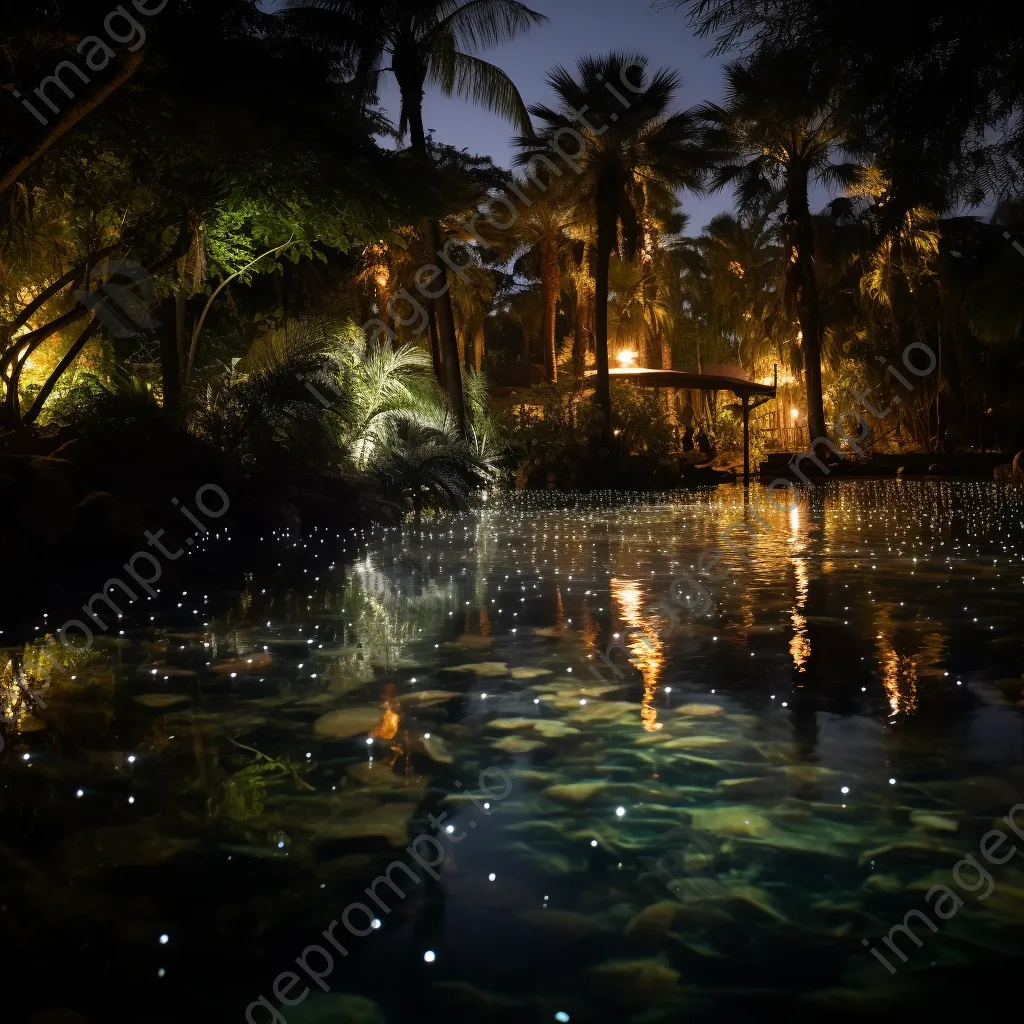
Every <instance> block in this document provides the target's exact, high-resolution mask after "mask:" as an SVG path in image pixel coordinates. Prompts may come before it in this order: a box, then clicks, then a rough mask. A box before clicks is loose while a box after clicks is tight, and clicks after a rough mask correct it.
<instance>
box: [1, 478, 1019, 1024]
mask: <svg viewBox="0 0 1024 1024" xmlns="http://www.w3.org/2000/svg"><path fill="white" fill-rule="evenodd" d="M773 497H774V501H775V503H776V505H779V506H783V507H775V506H774V505H773V504H771V503H770V502H769V495H768V494H767V493H766V492H765V490H764V489H763V488H760V487H756V488H753V489H752V491H751V496H750V499H751V504H749V505H746V506H745V505H744V497H743V491H742V489H741V488H720V489H718V490H716V491H707V492H697V493H692V494H679V495H672V496H661V497H640V496H629V495H621V494H620V495H612V494H605V495H592V496H575V495H561V494H554V493H549V494H533V495H522V496H515V497H505V498H495V497H492V498H491V499H490V501H488V502H486V503H485V504H483V506H482V507H481V508H480V509H479V510H478V511H476V512H474V513H473V514H470V515H466V516H462V517H457V518H453V519H450V520H444V521H442V522H438V523H432V524H424V525H423V526H422V528H421V529H418V530H417V529H413V528H412V527H410V528H407V529H405V530H394V529H391V530H383V529H382V530H380V531H378V532H376V533H375V534H372V535H370V534H367V535H360V534H358V533H350V534H345V535H344V536H338V535H335V534H327V533H324V532H314V533H312V534H311V535H309V536H307V537H305V538H301V539H298V538H295V537H284V536H273V537H271V536H268V537H266V538H265V545H264V550H263V555H264V557H263V558H261V559H260V561H259V565H260V568H258V569H256V568H254V569H253V570H252V571H250V572H247V573H245V574H240V575H239V577H238V579H237V580H231V579H229V580H226V581H222V582H221V583H220V584H219V587H220V589H219V590H218V591H217V592H216V593H214V592H212V590H211V589H209V588H208V587H207V585H206V584H203V585H202V587H201V589H200V590H195V589H190V588H188V587H187V586H183V587H181V588H180V589H176V590H175V592H174V593H171V592H170V591H167V590H165V591H164V592H162V593H160V594H159V595H158V597H157V598H156V599H155V600H153V601H150V602H140V604H138V605H136V606H133V608H131V609H126V610H125V614H124V617H123V619H122V620H120V621H119V622H118V624H117V626H118V628H117V629H116V630H114V629H111V630H109V631H108V632H107V633H105V634H103V635H101V636H97V639H96V642H95V645H94V647H93V649H92V651H90V652H89V653H88V654H82V655H77V656H74V657H69V658H67V659H66V661H67V664H66V665H65V667H64V669H63V671H60V672H56V673H55V674H52V675H51V677H50V680H49V686H48V688H47V689H45V691H42V692H39V689H40V686H39V680H38V672H36V671H35V670H36V669H37V668H38V664H37V663H38V655H39V651H40V649H41V646H42V645H41V642H40V641H38V640H36V641H35V642H33V643H30V644H27V645H25V646H24V647H9V648H7V649H6V651H5V653H4V654H3V655H2V656H0V668H2V674H0V686H2V687H3V688H4V692H3V693H2V694H0V697H2V698H3V702H4V704H5V712H6V714H7V715H8V717H10V718H11V719H12V722H11V723H10V724H9V725H8V726H7V729H6V733H5V740H6V745H5V749H4V751H3V754H2V755H0V757H2V759H3V768H2V778H3V788H2V790H0V800H2V803H0V868H2V881H0V886H2V895H0V904H2V905H0V936H2V938H3V942H4V946H5V954H4V963H5V967H6V968H7V970H6V975H7V979H8V984H7V985H6V986H5V989H6V993H5V997H4V1001H5V1004H6V1007H5V1011H4V1019H5V1020H35V1021H37V1022H42V1021H53V1022H57V1021H66V1022H72V1021H84V1020H92V1021H96V1022H99V1021H103V1022H114V1021H133V1022H135V1021H171V1020H174V1021H183V1020H197V1021H198V1020H202V1021H206V1020H216V1021H227V1020H235V1021H243V1020H245V1019H246V1018H247V1016H248V1019H249V1020H250V1021H251V1022H253V1024H259V1022H267V1021H286V1022H288V1024H295V1022H297V1024H310V1022H328V1021H339V1022H341V1021H344V1022H358V1024H381V1022H385V1021H386V1022H389V1024H398V1022H400V1021H435V1020H436V1021H446V1022H447V1021H460V1022H461V1021H465V1022H482V1024H489V1022H496V1024H497V1022H512V1021H516V1022H529V1024H532V1022H538V1024H539V1022H548V1021H559V1022H565V1021H567V1020H569V1021H574V1022H579V1024H586V1022H593V1021H612V1020H614V1021H619V1020H628V1021H636V1022H650V1024H654V1022H659V1021H669V1020H672V1021H676V1020H687V1021H711V1020H714V1021H717V1022H721V1021H748V1020H751V1019H755V1018H756V1017H760V1016H762V1015H764V1014H765V1013H768V1014H773V1015H778V1016H780V1017H784V1018H785V1019H790V1020H808V1021H810V1020H817V1019H820V1018H821V1017H822V1016H823V1015H827V1016H829V1017H831V1018H835V1019H840V1020H861V1019H890V1018H891V1019H893V1020H895V1019H897V1016H899V1017H900V1019H902V1018H903V1017H904V1016H905V1014H906V1013H907V1012H908V1011H917V1012H924V1013H927V1014H929V1016H930V1018H931V1019H934V1020H960V1019H962V1018H963V1016H964V1015H965V1014H967V1013H969V1012H976V1008H977V1007H978V1005H979V1003H981V1004H982V1005H984V1004H985V1003H987V1001H988V1000H990V999H991V998H993V997H994V995H995V993H996V992H998V991H1001V990H1002V989H1003V988H1004V987H1005V984H1006V978H1007V972H1008V971H1009V970H1012V969H1014V968H1015V965H1016V964H1017V963H1018V962H1019V961H1018V958H1019V957H1020V956H1021V955H1022V954H1024V868H1022V865H1021V861H1020V858H1019V857H1018V856H1017V855H1016V853H1017V851H1021V850H1024V806H1021V807H1020V808H1019V810H1017V811H1016V813H1015V814H1014V808H1015V807H1016V806H1017V805H1018V804H1021V803H1024V753H1022V729H1021V722H1022V716H1021V709H1022V708H1024V679H1022V672H1024V623H1022V617H1021V609H1022V593H1024V568H1022V560H1021V554H1022V552H1021V539H1022V536H1024V505H1022V502H1021V500H1020V498H1018V497H1017V496H1016V495H1015V494H1014V493H1013V492H1009V491H1007V490H1005V489H997V488H996V487H995V485H985V484H977V483H957V482H944V483H935V482H910V481H907V482H904V481H887V482H876V481H863V482H845V483H841V484H829V485H827V486H822V487H818V488H816V489H814V490H812V491H810V492H808V491H807V490H803V491H800V492H799V493H798V494H797V497H796V500H795V503H794V505H793V507H792V508H791V509H788V508H785V507H784V506H785V505H786V503H787V502H788V501H789V498H788V496H787V494H786V492H775V494H774V496H773ZM226 542H227V538H226V537H225V538H220V539H219V540H214V541H213V543H212V544H210V545H207V546H206V547H205V548H204V549H203V550H202V551H198V552H197V553H196V554H195V555H194V558H193V564H195V565H196V566H197V567H198V566H199V565H201V564H202V563H203V560H209V561H210V562H211V563H212V562H215V560H216V559H217V557H218V555H217V550H216V549H217V544H218V543H226ZM268 556H269V557H268ZM254 564H255V563H254ZM701 568H705V569H708V570H709V574H707V575H702V574H701V573H700V569H701ZM45 632H46V628H45V627H40V630H39V631H38V633H37V636H42V634H43V633H45ZM115 634H116V635H115ZM19 679H20V680H21V681H22V683H23V685H22V686H21V687H20V688H19V686H18V680H19ZM34 690H35V691H36V692H35V693H33V691H34ZM44 705H45V706H44ZM1000 837H1002V838H1000ZM891 929H895V930H891ZM76 1014H78V1015H80V1016H76Z"/></svg>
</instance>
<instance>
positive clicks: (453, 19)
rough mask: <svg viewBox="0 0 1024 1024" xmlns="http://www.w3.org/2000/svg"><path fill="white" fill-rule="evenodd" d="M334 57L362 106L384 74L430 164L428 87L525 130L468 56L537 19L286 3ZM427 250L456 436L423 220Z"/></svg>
mask: <svg viewBox="0 0 1024 1024" xmlns="http://www.w3.org/2000/svg"><path fill="white" fill-rule="evenodd" d="M286 13H290V14H292V15H299V16H300V17H299V18H298V19H297V20H299V21H300V22H301V23H304V24H305V26H306V27H307V28H309V29H311V30H312V31H314V32H316V33H317V34H318V35H319V36H320V37H321V38H323V39H324V40H326V41H327V42H328V43H329V44H330V45H331V46H333V47H334V48H336V49H337V50H338V51H339V52H341V53H344V54H345V55H346V56H348V57H350V58H354V59H355V62H356V66H357V71H356V78H355V85H356V87H357V88H358V90H359V91H360V92H361V94H362V98H363V101H364V102H373V101H375V100H376V97H377V87H378V83H379V81H380V79H381V77H382V76H383V75H384V74H385V73H386V72H390V73H391V74H393V75H394V77H395V80H396V82H397V83H398V88H399V91H400V92H401V96H402V109H401V115H400V118H399V124H398V130H399V134H400V135H401V136H403V137H404V136H405V134H406V133H408V134H409V137H410V140H411V144H412V150H413V152H414V153H415V154H416V155H417V156H419V157H420V158H421V159H424V160H427V159H430V145H429V143H428V141H427V133H426V129H425V128H424V125H423V96H424V90H425V88H426V86H427V85H428V84H430V85H434V86H437V87H438V88H440V90H441V92H442V93H443V94H444V95H445V96H459V97H462V98H463V99H469V100H472V101H473V102H474V103H478V104H480V105H481V106H483V107H485V108H486V109H488V110H491V111H493V112H494V113H496V114H498V115H500V116H502V117H504V118H506V119H507V120H509V121H510V122H511V123H512V124H514V125H516V126H517V127H518V128H520V129H522V130H529V124H530V122H529V116H528V115H527V112H526V107H525V105H524V103H523V100H522V97H521V96H520V95H519V91H518V90H517V89H516V87H515V85H514V83H513V82H512V80H511V79H510V78H509V77H508V76H507V75H506V74H505V72H504V71H502V70H501V69H500V68H498V67H496V66H495V65H493V64H490V63H488V62H487V61H485V60H482V59H481V58H480V57H478V56H476V54H475V53H474V52H473V51H476V50H480V49H484V48H486V47H489V46H499V45H501V44H502V43H504V42H507V41H508V40H510V39H512V38H514V37H515V36H517V35H520V34H522V33H523V32H526V31H528V30H529V29H530V28H531V27H532V26H534V25H538V24H540V23H541V22H543V21H545V20H546V19H545V18H544V16H543V15H541V14H538V13H537V12H536V11H533V10H531V9H530V8H529V7H527V6H526V5H525V4H522V3H519V2H518V0H380V2H378V3H366V2H365V0H289V3H288V8H287V12H286ZM425 234H426V242H427V247H428V250H429V252H430V254H431V256H432V257H433V262H434V264H435V265H436V266H438V267H440V270H441V272H440V276H438V277H437V278H435V279H434V280H435V281H436V284H435V290H436V291H439V292H442V293H443V294H441V295H440V297H439V298H437V299H434V300H433V313H434V321H435V324H436V328H437V332H438V336H439V340H440V347H441V352H442V357H443V360H444V378H445V379H444V381H443V382H442V383H443V385H444V387H445V390H446V391H447V393H448V398H449V401H450V402H451V404H452V409H453V411H454V413H455V417H456V420H457V422H458V424H459V428H460V430H464V429H465V406H464V401H463V396H462V374H461V369H460V365H459V346H458V339H457V336H456V332H455V316H454V313H453V311H452V301H451V296H450V294H449V293H448V290H447V288H446V287H445V285H446V284H447V274H446V271H445V269H444V267H445V265H444V263H443V262H442V261H441V260H440V259H438V258H437V253H438V252H439V251H440V249H441V245H442V236H441V228H440V225H439V223H438V222H437V220H436V219H434V218H430V219H428V221H427V224H426V226H425Z"/></svg>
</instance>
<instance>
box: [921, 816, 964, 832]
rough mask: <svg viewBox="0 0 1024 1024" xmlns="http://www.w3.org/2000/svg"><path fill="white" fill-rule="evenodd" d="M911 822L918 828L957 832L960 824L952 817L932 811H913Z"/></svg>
mask: <svg viewBox="0 0 1024 1024" xmlns="http://www.w3.org/2000/svg"><path fill="white" fill-rule="evenodd" d="M910 823H911V824H912V825H916V826H917V827H918V828H923V829H931V830H932V831H935V832H955V831H956V830H957V829H958V828H959V827H960V826H959V824H958V823H957V822H956V821H954V820H953V819H952V818H947V817H945V816H944V815H941V814H935V813H934V812H932V811H911V812H910Z"/></svg>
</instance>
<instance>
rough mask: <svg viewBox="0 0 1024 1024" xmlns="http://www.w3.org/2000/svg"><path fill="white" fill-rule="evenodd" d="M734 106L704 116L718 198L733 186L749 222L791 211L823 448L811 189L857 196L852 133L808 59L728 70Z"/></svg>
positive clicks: (822, 70)
mask: <svg viewBox="0 0 1024 1024" xmlns="http://www.w3.org/2000/svg"><path fill="white" fill-rule="evenodd" d="M725 80H726V104H725V106H720V105H718V104H715V103H707V104H704V105H703V106H702V107H701V108H700V109H699V111H698V114H699V116H700V117H701V118H702V119H703V121H704V123H705V125H706V132H705V135H704V138H705V143H706V146H707V148H708V151H709V155H710V158H711V159H712V160H713V162H714V163H715V165H716V168H715V172H714V175H713V177H712V187H713V188H724V187H725V186H727V185H733V186H734V187H735V190H736V195H737V198H738V200H739V205H740V209H741V210H742V211H745V212H754V211H765V210H767V211H770V212H774V211H776V210H781V211H782V225H783V236H784V243H785V248H786V256H787V273H786V300H787V304H788V307H789V309H790V311H791V312H795V314H796V317H797V319H798V321H799V325H800V334H801V338H800V342H801V349H802V354H803V363H804V375H805V381H806V389H807V423H808V428H809V430H810V440H811V443H812V444H814V442H815V441H817V440H818V439H820V438H825V437H827V436H828V435H827V432H826V428H825V411H824V402H823V399H822V385H821V353H822V345H823V338H824V331H825V324H824V322H823V317H822V311H821V301H820V296H819V282H818V275H817V270H816V267H815V240H814V222H813V218H812V216H811V210H810V200H809V188H810V184H811V182H812V181H813V182H823V183H825V184H833V185H841V186H849V185H851V184H853V182H854V181H855V180H856V179H857V174H858V171H859V168H858V167H857V165H856V164H855V163H852V162H849V161H843V160H839V159H837V157H838V156H839V155H840V154H841V153H842V152H843V151H844V147H845V146H846V145H847V131H846V125H845V123H844V119H843V116H842V111H841V109H840V106H839V102H838V99H837V94H836V89H835V82H834V80H833V77H832V75H831V74H830V71H829V69H828V67H827V65H826V64H825V63H824V62H821V61H811V60H808V59H807V57H806V56H805V55H802V54H799V53H786V54H782V55H772V56H760V57H756V58H755V59H754V60H753V61H752V62H750V63H742V62H739V61H737V62H734V63H731V64H729V65H727V67H726V69H725Z"/></svg>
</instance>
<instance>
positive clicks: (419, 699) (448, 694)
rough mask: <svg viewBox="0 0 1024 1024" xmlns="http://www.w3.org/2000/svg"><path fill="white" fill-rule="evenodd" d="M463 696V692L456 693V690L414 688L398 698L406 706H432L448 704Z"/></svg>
mask: <svg viewBox="0 0 1024 1024" xmlns="http://www.w3.org/2000/svg"><path fill="white" fill-rule="evenodd" d="M461 696H462V694H461V693H456V692H455V691H454V690H419V691H417V690H412V691H411V692H409V693H403V694H402V696H401V697H399V698H398V703H399V704H402V705H404V706H406V707H417V708H431V707H434V705H436V704H446V703H447V702H448V701H450V700H455V698H456V697H461Z"/></svg>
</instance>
